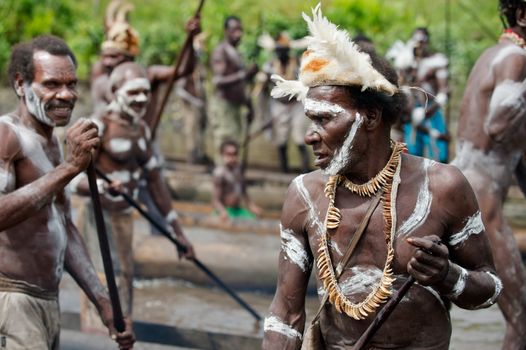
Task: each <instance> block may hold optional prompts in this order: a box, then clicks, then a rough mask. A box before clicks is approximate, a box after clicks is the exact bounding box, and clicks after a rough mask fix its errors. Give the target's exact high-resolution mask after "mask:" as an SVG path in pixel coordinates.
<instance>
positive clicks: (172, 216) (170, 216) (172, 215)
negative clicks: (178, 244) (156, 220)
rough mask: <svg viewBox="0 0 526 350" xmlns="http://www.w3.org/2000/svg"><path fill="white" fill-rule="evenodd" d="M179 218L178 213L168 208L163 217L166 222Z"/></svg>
mask: <svg viewBox="0 0 526 350" xmlns="http://www.w3.org/2000/svg"><path fill="white" fill-rule="evenodd" d="M178 218H179V215H177V213H176V212H175V210H173V209H172V210H170V211H169V212H168V214H167V215H166V217H165V220H166V222H168V223H171V222H172V221H174V220H177V219H178Z"/></svg>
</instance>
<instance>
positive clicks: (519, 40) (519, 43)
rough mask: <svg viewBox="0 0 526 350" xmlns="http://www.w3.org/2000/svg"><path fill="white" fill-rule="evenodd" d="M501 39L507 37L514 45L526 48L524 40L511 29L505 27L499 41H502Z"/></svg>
mask: <svg viewBox="0 0 526 350" xmlns="http://www.w3.org/2000/svg"><path fill="white" fill-rule="evenodd" d="M502 39H508V40H510V41H511V42H512V43H514V44H515V45H517V46H519V47H521V48H523V49H526V41H525V40H524V39H523V38H522V37H521V36H520V35H519V34H517V33H515V32H514V31H513V30H511V29H506V30H505V31H504V33H502V34H501V35H500V38H499V42H502Z"/></svg>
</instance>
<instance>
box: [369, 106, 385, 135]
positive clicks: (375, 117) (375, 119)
mask: <svg viewBox="0 0 526 350" xmlns="http://www.w3.org/2000/svg"><path fill="white" fill-rule="evenodd" d="M381 121H382V109H381V108H370V109H369V110H368V111H367V112H366V114H365V128H366V129H367V130H374V129H376V128H377V127H378V125H380V122H381Z"/></svg>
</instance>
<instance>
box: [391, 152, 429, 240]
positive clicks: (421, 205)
mask: <svg viewBox="0 0 526 350" xmlns="http://www.w3.org/2000/svg"><path fill="white" fill-rule="evenodd" d="M432 164H434V162H433V161H432V160H430V159H425V160H424V162H423V164H422V167H423V170H424V172H425V177H424V183H423V184H422V186H421V187H420V189H419V191H418V196H417V199H416V204H415V208H414V209H413V212H412V213H411V215H410V216H409V217H408V218H407V220H406V221H404V223H403V224H402V225H401V226H400V228H399V229H398V236H400V237H403V236H405V235H407V234H409V233H411V232H413V231H414V230H416V229H417V228H418V227H420V226H421V225H422V223H423V222H424V221H425V220H426V219H427V217H428V216H429V213H430V211H431V203H432V201H433V195H432V193H431V191H430V190H429V174H428V169H429V167H430V166H431V165H432Z"/></svg>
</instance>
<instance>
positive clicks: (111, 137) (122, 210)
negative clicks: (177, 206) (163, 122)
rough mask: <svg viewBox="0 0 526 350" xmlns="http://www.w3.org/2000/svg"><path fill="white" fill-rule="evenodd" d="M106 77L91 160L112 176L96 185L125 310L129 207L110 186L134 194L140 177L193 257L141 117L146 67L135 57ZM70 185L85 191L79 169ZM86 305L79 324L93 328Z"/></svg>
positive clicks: (91, 243)
mask: <svg viewBox="0 0 526 350" xmlns="http://www.w3.org/2000/svg"><path fill="white" fill-rule="evenodd" d="M110 83H111V91H112V93H113V96H114V97H113V100H112V102H111V103H110V105H109V106H108V108H107V110H106V112H105V113H104V114H103V115H102V116H101V117H100V118H94V119H93V121H94V122H95V123H96V124H97V125H98V128H99V133H100V137H101V145H100V147H99V149H98V152H97V155H96V158H95V165H96V166H97V168H98V169H99V170H100V171H102V172H103V173H104V174H107V175H108V177H109V178H110V179H112V180H113V183H112V184H111V185H110V186H109V187H108V188H105V186H102V185H101V186H100V192H102V193H101V197H102V198H101V202H102V206H103V208H104V209H105V210H104V212H105V214H106V215H105V219H107V224H106V226H107V231H108V235H109V239H110V246H112V248H113V250H114V251H113V252H112V254H113V255H114V256H113V259H114V266H116V269H117V271H118V276H119V277H120V286H119V287H120V288H119V289H120V295H121V300H122V301H123V310H124V313H125V314H128V315H130V314H131V311H132V305H133V298H132V296H133V293H132V291H133V246H132V241H133V217H132V209H131V208H130V206H129V204H128V203H127V202H126V200H125V199H124V198H122V197H121V196H114V195H113V194H112V192H113V189H116V190H118V191H119V192H124V193H126V194H127V195H129V196H131V197H132V198H134V199H137V195H138V184H139V179H140V178H141V177H144V178H145V179H146V183H147V190H148V191H149V193H150V195H151V198H152V199H153V202H154V204H155V205H156V208H157V209H158V210H159V212H160V213H161V214H162V216H163V219H164V221H165V222H166V223H168V225H169V229H171V231H172V234H173V235H174V236H175V237H176V238H177V240H178V241H179V242H180V243H181V244H182V245H183V246H184V247H185V248H186V252H184V253H181V254H182V255H183V256H184V257H185V258H188V259H192V258H193V257H194V252H193V248H192V245H191V244H190V242H189V241H188V240H187V239H186V236H185V235H184V233H183V231H182V229H181V227H180V226H179V223H178V220H177V214H176V212H175V211H174V210H173V209H172V206H171V198H170V194H169V193H170V191H169V190H168V188H167V186H166V183H165V182H164V179H163V177H162V173H161V167H160V162H159V160H158V157H157V156H156V155H155V154H154V152H153V148H152V139H151V132H150V129H149V127H148V126H147V125H146V123H145V122H144V120H143V119H142V118H143V116H144V114H145V113H146V108H147V105H148V102H149V99H150V92H151V89H150V82H149V80H148V79H147V73H146V71H145V70H144V69H143V68H142V67H141V66H139V65H137V64H136V63H133V62H126V63H122V64H120V65H119V66H117V67H116V68H115V69H114V70H113V72H112V73H111V76H110ZM100 181H102V180H100ZM72 190H73V191H75V192H77V193H79V194H88V185H87V179H86V178H85V175H84V174H81V175H80V176H78V177H77V178H75V180H74V181H73V182H72ZM86 204H87V205H85V207H84V209H85V213H79V216H81V217H82V219H83V223H82V224H79V228H80V229H81V231H82V232H83V237H84V239H85V241H86V245H87V247H88V249H89V252H90V255H91V256H92V258H93V261H94V264H95V267H96V268H97V271H99V272H102V271H103V269H102V264H101V259H100V258H99V254H98V245H97V241H96V240H95V239H94V237H95V236H96V235H95V233H94V230H95V225H94V224H95V223H94V222H93V220H91V218H92V217H93V215H92V211H93V208H92V207H91V205H90V203H86ZM88 305H89V304H88V303H86V302H83V308H82V312H81V324H82V328H83V330H86V331H97V330H99V329H100V325H97V323H98V322H97V320H96V318H94V317H93V314H94V313H93V312H92V311H93V310H91V311H89V310H86V307H85V306H88ZM88 309H89V308H88Z"/></svg>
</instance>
